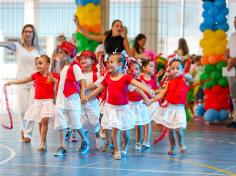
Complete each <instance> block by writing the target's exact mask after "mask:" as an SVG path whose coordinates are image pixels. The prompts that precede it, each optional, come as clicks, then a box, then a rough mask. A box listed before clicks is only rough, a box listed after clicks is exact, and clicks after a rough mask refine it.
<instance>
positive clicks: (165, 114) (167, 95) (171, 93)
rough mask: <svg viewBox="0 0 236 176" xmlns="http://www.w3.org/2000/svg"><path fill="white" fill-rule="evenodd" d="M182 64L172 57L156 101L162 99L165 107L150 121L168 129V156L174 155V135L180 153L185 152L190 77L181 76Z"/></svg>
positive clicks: (156, 112)
mask: <svg viewBox="0 0 236 176" xmlns="http://www.w3.org/2000/svg"><path fill="white" fill-rule="evenodd" d="M183 69H184V66H183V63H182V61H181V58H179V57H178V56H174V57H173V58H172V61H170V71H169V72H170V73H169V80H168V82H167V84H166V85H165V86H164V87H163V89H161V90H160V93H159V94H158V95H157V97H156V99H157V100H162V99H164V100H165V101H166V102H165V106H160V107H158V109H157V110H156V111H155V112H154V114H153V116H152V119H153V120H154V121H155V122H156V123H160V124H162V125H164V126H165V127H167V128H168V135H169V142H170V150H169V151H168V154H169V155H175V154H176V143H175V135H174V133H176V135H177V139H178V143H179V148H180V152H181V153H184V152H185V151H186V149H187V148H186V146H185V145H184V129H185V128H186V114H185V104H186V96H187V92H188V84H189V81H190V80H191V75H187V74H186V75H183Z"/></svg>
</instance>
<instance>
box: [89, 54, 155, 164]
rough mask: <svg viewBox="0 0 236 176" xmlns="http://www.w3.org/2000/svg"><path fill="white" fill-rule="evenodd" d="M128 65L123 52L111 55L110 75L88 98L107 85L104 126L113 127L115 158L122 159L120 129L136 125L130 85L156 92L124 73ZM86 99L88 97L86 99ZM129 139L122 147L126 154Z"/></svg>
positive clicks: (125, 130)
mask: <svg viewBox="0 0 236 176" xmlns="http://www.w3.org/2000/svg"><path fill="white" fill-rule="evenodd" d="M125 65H126V58H125V57H124V56H123V55H121V54H112V55H110V56H109V62H108V68H107V69H108V72H109V73H110V74H109V75H107V76H106V78H105V79H104V80H103V82H102V84H101V85H100V86H99V87H98V88H97V89H95V90H94V91H93V92H92V93H91V94H90V95H89V96H87V97H86V98H87V100H89V99H90V98H92V97H94V96H96V95H98V94H99V93H100V92H102V91H103V90H104V89H105V87H107V99H106V103H105V105H104V108H103V118H102V127H103V128H104V129H111V128H112V140H113V143H114V147H115V149H114V159H116V160H119V159H121V150H120V131H124V133H125V132H127V131H128V130H130V129H132V128H133V127H134V125H135V114H134V111H132V110H131V109H130V107H129V105H128V96H127V94H128V85H129V84H132V85H133V86H135V87H138V88H140V89H141V90H143V91H145V92H147V93H149V94H150V95H151V96H153V95H154V92H153V91H152V90H151V89H149V88H147V87H146V86H144V85H143V84H142V83H140V82H138V81H136V80H134V79H133V78H132V77H131V76H129V75H127V74H124V73H123V69H124V66H125ZM85 100H86V99H85ZM128 144H129V139H128V138H127V137H125V145H124V146H123V147H124V148H123V149H122V153H123V154H124V155H126V154H127V150H128Z"/></svg>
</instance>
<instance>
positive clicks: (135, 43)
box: [134, 34, 146, 53]
mask: <svg viewBox="0 0 236 176" xmlns="http://www.w3.org/2000/svg"><path fill="white" fill-rule="evenodd" d="M142 39H146V36H145V35H144V34H138V35H137V36H136V37H135V39H134V48H135V50H136V52H137V53H140V49H141V50H142V52H144V48H143V47H140V46H139V44H138V42H139V41H140V40H142Z"/></svg>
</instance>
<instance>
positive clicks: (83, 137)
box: [77, 128, 88, 143]
mask: <svg viewBox="0 0 236 176" xmlns="http://www.w3.org/2000/svg"><path fill="white" fill-rule="evenodd" d="M77 132H78V134H79V135H80V137H81V139H82V141H86V142H87V143H88V137H87V136H86V135H85V132H84V130H83V128H80V129H78V130H77Z"/></svg>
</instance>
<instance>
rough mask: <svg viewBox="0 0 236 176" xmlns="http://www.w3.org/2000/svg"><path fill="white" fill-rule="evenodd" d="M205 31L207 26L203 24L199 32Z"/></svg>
mask: <svg viewBox="0 0 236 176" xmlns="http://www.w3.org/2000/svg"><path fill="white" fill-rule="evenodd" d="M206 29H207V26H206V25H205V24H204V23H201V25H200V31H202V32H204V31H205V30H206Z"/></svg>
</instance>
